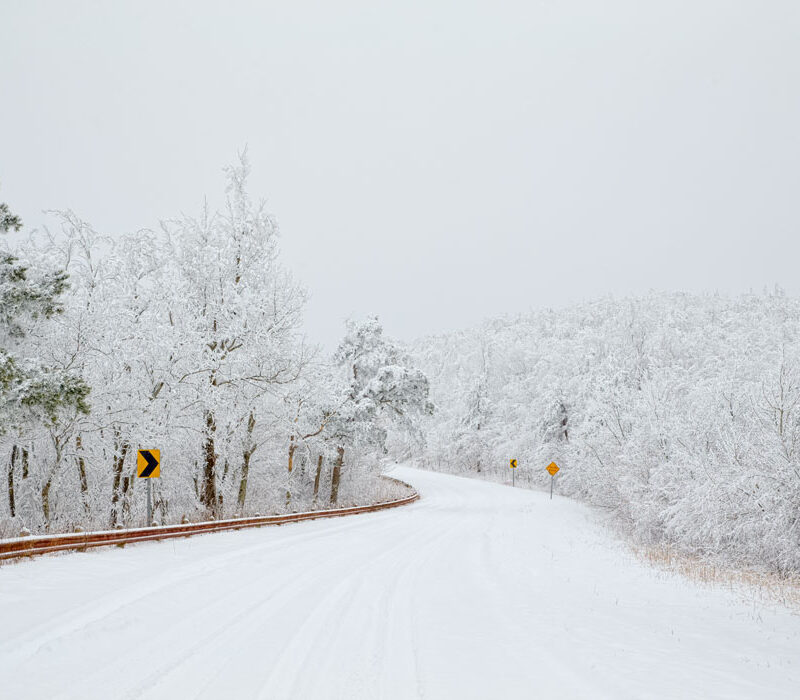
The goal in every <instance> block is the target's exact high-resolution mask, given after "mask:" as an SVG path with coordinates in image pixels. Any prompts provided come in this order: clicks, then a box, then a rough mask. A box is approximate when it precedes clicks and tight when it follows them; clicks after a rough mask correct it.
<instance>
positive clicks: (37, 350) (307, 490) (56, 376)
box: [0, 159, 432, 536]
mask: <svg viewBox="0 0 800 700" xmlns="http://www.w3.org/2000/svg"><path fill="white" fill-rule="evenodd" d="M247 174H248V167H247V163H246V160H245V159H242V161H241V162H240V163H239V164H238V165H237V166H235V167H232V168H229V169H228V170H227V190H226V206H225V207H224V209H223V210H221V211H217V212H211V211H209V210H207V209H206V210H204V211H202V212H201V214H200V215H199V216H198V217H196V218H192V217H182V218H180V219H176V220H173V221H167V222H163V223H162V226H161V229H160V230H158V231H150V230H143V231H138V232H136V233H135V234H131V235H127V236H122V237H117V238H111V237H108V236H104V235H102V234H100V233H98V232H96V231H95V230H94V229H93V228H92V227H91V226H90V225H89V224H88V223H86V222H85V221H83V220H81V219H80V218H79V217H77V216H76V215H75V214H73V213H71V212H64V213H60V214H58V218H59V222H60V230H59V231H57V232H49V231H40V232H38V233H34V234H33V235H31V236H30V237H29V238H28V239H27V240H25V242H24V243H22V244H19V245H15V246H13V247H12V245H11V243H10V242H9V240H8V238H9V237H8V236H4V240H5V252H3V253H2V257H1V258H0V464H3V465H4V469H3V470H2V472H4V474H3V476H4V477H5V478H4V479H3V481H4V482H5V483H4V486H5V488H4V489H3V491H4V496H5V497H4V498H2V499H0V536H4V535H5V536H8V535H16V534H18V533H19V532H20V531H21V530H23V529H28V530H31V531H33V532H43V531H66V530H71V529H73V528H75V527H82V528H97V527H114V526H126V525H132V524H143V521H144V517H145V516H144V498H143V489H142V482H141V480H137V478H136V477H135V460H136V451H137V450H138V449H140V448H142V449H151V448H156V449H160V450H161V459H162V468H161V478H160V479H158V480H157V482H156V483H155V488H154V519H155V520H156V521H157V522H174V521H177V520H180V519H182V518H190V519H197V518H206V517H223V516H231V515H236V514H251V513H255V512H261V513H266V512H279V511H282V510H287V509H292V510H296V509H304V508H313V507H322V506H327V505H328V504H329V503H332V504H338V503H353V502H367V501H370V500H375V499H376V498H378V497H380V496H381V493H382V492H384V491H385V490H386V489H387V488H388V487H387V486H386V485H385V484H384V483H383V482H379V480H378V479H377V474H378V471H379V468H378V460H379V458H380V457H382V456H383V455H384V454H385V453H386V450H387V444H391V443H392V440H394V441H395V444H397V445H408V444H410V443H409V441H408V439H406V438H404V437H402V434H403V433H407V434H408V435H411V436H413V435H414V434H415V431H416V430H417V429H416V427H415V426H416V420H417V417H418V416H419V415H421V414H424V413H426V412H430V411H431V410H432V409H431V405H430V404H429V402H428V400H427V394H428V385H427V380H426V378H425V376H424V375H423V374H422V373H421V372H419V371H417V370H414V369H413V368H411V367H410V365H409V363H408V358H407V357H406V355H405V354H404V353H403V352H402V351H401V349H400V348H399V347H398V346H397V345H396V344H395V343H393V342H392V341H391V340H389V339H388V338H386V337H385V336H384V335H383V331H382V328H381V326H380V324H379V323H378V322H377V320H376V319H370V320H367V321H366V322H363V323H360V324H350V325H349V326H348V328H347V333H346V335H345V337H344V339H343V340H342V343H341V345H340V347H339V349H338V350H337V352H336V354H335V356H334V357H332V358H327V357H323V356H322V354H321V353H320V351H319V350H318V349H317V348H316V347H314V346H309V345H308V344H307V343H306V341H305V339H304V336H303V332H302V314H303V309H304V304H305V301H306V293H305V291H304V289H303V288H302V287H301V286H299V285H298V284H297V283H296V282H295V281H294V280H293V278H292V276H291V275H290V273H289V272H288V271H287V270H286V269H285V268H284V267H283V266H282V265H281V264H280V262H279V259H278V227H277V224H276V222H275V220H274V219H273V217H272V216H271V215H270V214H269V213H268V212H267V211H266V209H265V207H264V205H263V204H259V203H256V202H254V201H253V200H251V198H250V197H249V196H248V194H247V191H246V179H247ZM2 215H3V219H2V220H3V233H6V232H14V231H17V230H19V229H20V228H21V226H22V222H20V221H19V219H18V218H17V217H15V216H14V215H13V213H12V212H11V210H10V209H9V208H8V206H7V205H4V206H3V209H2ZM387 441H388V443H387Z"/></svg>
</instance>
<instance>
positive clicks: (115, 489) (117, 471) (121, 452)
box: [111, 429, 130, 527]
mask: <svg viewBox="0 0 800 700" xmlns="http://www.w3.org/2000/svg"><path fill="white" fill-rule="evenodd" d="M114 432H115V436H114V462H113V468H114V483H113V485H112V488H111V526H112V527H113V526H114V525H116V524H117V523H118V522H119V515H120V513H119V505H118V504H119V499H120V482H121V481H122V470H123V469H124V468H125V457H126V456H127V455H128V450H129V449H130V446H129V445H128V442H127V441H125V442H123V443H121V444H120V442H119V439H120V434H119V430H118V429H115V431H114Z"/></svg>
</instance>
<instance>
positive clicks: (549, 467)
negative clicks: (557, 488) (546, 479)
mask: <svg viewBox="0 0 800 700" xmlns="http://www.w3.org/2000/svg"><path fill="white" fill-rule="evenodd" d="M558 470H559V466H558V465H557V464H556V463H555V462H550V464H548V465H547V471H549V472H550V476H555V475H556V472H557V471H558Z"/></svg>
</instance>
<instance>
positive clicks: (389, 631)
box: [0, 468, 800, 700]
mask: <svg viewBox="0 0 800 700" xmlns="http://www.w3.org/2000/svg"><path fill="white" fill-rule="evenodd" d="M395 475H396V476H398V477H400V478H402V479H405V480H407V481H409V482H410V483H412V484H413V485H414V486H415V487H416V488H417V489H418V490H419V491H420V493H421V494H422V497H423V498H422V500H421V501H419V502H418V503H415V504H413V505H411V506H406V507H403V508H398V509H394V510H390V511H386V512H381V513H372V514H366V515H358V516H352V517H348V518H342V519H337V520H320V521H314V522H307V523H299V524H294V525H287V526H283V527H280V528H263V529H257V530H247V531H240V532H233V533H221V534H213V535H205V536H200V537H194V538H191V539H185V540H173V541H168V542H157V543H147V544H139V545H135V546H131V547H128V548H126V549H124V550H120V549H116V548H114V549H105V550H95V551H90V552H87V553H77V554H68V555H61V556H51V557H42V558H39V559H36V560H32V561H24V562H20V563H17V564H12V565H6V566H3V567H0V698H9V699H12V698H13V699H14V700H22V699H23V698H48V699H50V698H61V697H63V698H81V699H85V698H103V699H104V700H109V699H112V698H175V699H178V698H181V699H182V698H195V697H198V698H225V699H228V698H230V699H243V698H264V699H265V700H278V699H280V698H296V699H297V700H312V699H313V698H346V699H348V700H354V699H360V698H369V699H370V700H376V699H378V698H425V699H426V700H435V699H437V698H453V699H454V700H456V699H458V700H463V699H465V698H480V699H492V700H494V699H503V700H508V699H510V698H526V699H527V698H554V699H559V700H561V699H567V698H610V699H613V700H623V699H624V698H675V699H681V700H686V699H688V698H702V699H703V700H708V699H710V698H726V699H730V698H752V699H755V698H758V699H764V698H791V699H793V700H796V699H797V698H798V697H800V616H796V615H792V614H790V613H789V612H787V611H784V610H768V609H764V607H763V606H760V605H759V606H755V607H754V606H753V605H752V604H746V603H742V602H740V601H739V599H737V598H736V597H735V596H734V595H733V594H730V593H727V592H725V591H719V590H709V589H703V588H698V587H696V586H694V585H693V584H691V583H688V582H686V581H684V580H682V579H680V578H678V577H675V576H671V575H665V574H661V573H658V572H656V571H654V570H652V569H650V568H648V567H647V566H644V565H640V564H638V563H637V562H636V561H635V560H634V559H633V558H632V557H631V556H630V554H629V553H628V551H627V550H626V547H625V546H624V545H623V544H621V543H619V542H617V541H615V540H614V539H613V538H612V537H611V536H610V535H608V534H607V533H606V532H605V531H604V530H603V528H602V527H600V526H598V524H597V522H596V516H595V515H593V513H592V512H591V511H590V510H589V509H587V508H585V507H583V506H580V505H578V504H575V503H572V502H570V501H568V500H566V499H562V498H559V497H556V498H555V499H554V500H553V501H550V500H548V497H547V495H546V494H540V493H533V492H529V491H523V490H519V489H511V488H508V487H504V486H498V485H494V484H488V483H483V482H479V481H470V480H466V479H459V478H456V477H451V476H444V475H440V474H433V473H428V472H421V471H415V470H412V469H407V468H401V469H398V470H396V472H395Z"/></svg>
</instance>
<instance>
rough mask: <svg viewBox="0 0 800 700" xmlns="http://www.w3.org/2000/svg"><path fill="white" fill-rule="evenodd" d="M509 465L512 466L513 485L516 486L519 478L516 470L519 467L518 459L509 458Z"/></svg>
mask: <svg viewBox="0 0 800 700" xmlns="http://www.w3.org/2000/svg"><path fill="white" fill-rule="evenodd" d="M508 466H509V467H511V486H516V485H517V480H516V478H515V477H516V474H517V472H516V471H515V470H516V468H517V460H516V459H511V460H509V462H508Z"/></svg>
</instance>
